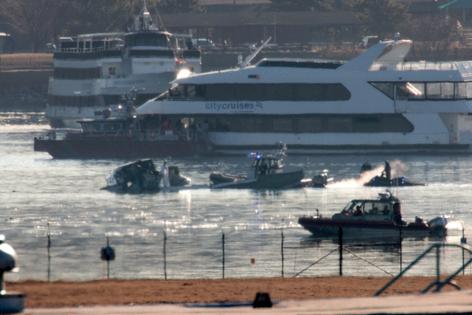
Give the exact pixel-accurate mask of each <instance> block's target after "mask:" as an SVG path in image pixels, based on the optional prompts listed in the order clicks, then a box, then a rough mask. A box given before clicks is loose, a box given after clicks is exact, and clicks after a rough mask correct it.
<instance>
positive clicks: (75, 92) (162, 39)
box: [46, 4, 201, 128]
mask: <svg viewBox="0 0 472 315" xmlns="http://www.w3.org/2000/svg"><path fill="white" fill-rule="evenodd" d="M179 43H184V42H183V41H182V40H179V38H178V37H176V36H173V35H172V34H170V33H168V32H165V31H161V30H159V29H158V28H157V27H156V26H155V25H154V23H153V19H152V17H151V15H150V13H149V11H148V10H147V7H146V4H144V8H143V10H142V11H141V13H140V15H139V16H137V17H136V19H135V21H134V25H133V27H132V31H131V32H128V33H100V34H82V35H78V36H77V37H61V38H60V39H59V43H58V47H57V48H56V49H55V51H54V73H53V76H52V77H51V78H50V81H49V91H48V105H47V108H46V117H47V118H48V119H49V121H50V123H51V125H52V126H53V127H70V128H76V127H79V124H78V123H77V120H81V119H84V118H94V116H95V114H96V113H99V112H100V111H103V110H105V109H108V108H110V107H118V106H119V104H120V103H121V102H122V96H123V95H125V94H127V93H128V92H129V91H130V90H131V89H135V90H136V91H137V103H138V104H142V103H143V102H144V101H146V100H148V99H150V98H152V97H155V96H157V95H159V94H161V93H162V92H164V91H166V90H167V89H168V88H169V82H170V81H172V80H174V79H175V78H176V73H177V71H179V70H180V69H182V68H185V67H188V68H189V70H192V71H195V72H200V71H201V58H200V52H199V51H198V50H196V49H190V50H189V49H187V48H186V47H182V46H179ZM182 57H185V58H186V59H185V60H183V59H182Z"/></svg>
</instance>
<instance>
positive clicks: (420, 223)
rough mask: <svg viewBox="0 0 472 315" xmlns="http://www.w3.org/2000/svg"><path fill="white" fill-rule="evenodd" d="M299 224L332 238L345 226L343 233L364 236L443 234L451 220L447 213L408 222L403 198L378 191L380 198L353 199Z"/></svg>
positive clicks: (351, 235) (317, 234) (315, 233)
mask: <svg viewBox="0 0 472 315" xmlns="http://www.w3.org/2000/svg"><path fill="white" fill-rule="evenodd" d="M298 223H299V224H300V225H301V226H302V227H303V228H305V229H306V230H308V231H310V232H311V233H312V234H313V235H314V236H317V237H332V236H336V235H338V233H339V229H340V228H342V230H343V233H344V235H347V236H348V237H354V238H363V237H399V236H400V235H401V236H403V237H428V236H436V237H444V236H446V234H447V232H448V220H447V218H446V217H444V216H439V217H436V218H434V219H432V220H429V221H427V222H426V221H424V220H423V219H421V218H419V217H416V218H415V221H413V222H405V221H404V220H403V217H402V213H401V204H400V200H399V199H398V198H396V197H394V196H393V195H392V194H391V193H390V192H387V193H382V194H379V198H378V199H354V200H352V201H350V202H349V203H348V204H347V205H346V206H345V207H344V209H343V210H342V211H341V212H339V213H336V214H334V215H333V216H332V217H331V218H324V217H322V216H321V215H315V216H302V217H300V218H299V219H298Z"/></svg>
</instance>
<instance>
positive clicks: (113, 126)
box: [81, 121, 124, 134]
mask: <svg viewBox="0 0 472 315" xmlns="http://www.w3.org/2000/svg"><path fill="white" fill-rule="evenodd" d="M81 125H82V130H83V131H84V133H87V134H117V133H119V132H121V131H123V130H124V123H123V122H121V121H111V122H96V121H91V122H82V123H81Z"/></svg>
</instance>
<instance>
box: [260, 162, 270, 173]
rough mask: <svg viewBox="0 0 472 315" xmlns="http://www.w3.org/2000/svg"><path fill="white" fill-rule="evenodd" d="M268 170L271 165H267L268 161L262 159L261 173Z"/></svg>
mask: <svg viewBox="0 0 472 315" xmlns="http://www.w3.org/2000/svg"><path fill="white" fill-rule="evenodd" d="M268 170H269V166H268V165H267V161H266V160H265V159H262V160H261V162H260V165H259V175H265V174H267V171H268Z"/></svg>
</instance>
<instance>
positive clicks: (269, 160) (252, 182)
mask: <svg viewBox="0 0 472 315" xmlns="http://www.w3.org/2000/svg"><path fill="white" fill-rule="evenodd" d="M286 150H287V148H286V146H285V145H284V146H283V147H282V149H281V150H280V151H279V152H278V153H277V154H275V155H263V154H261V153H251V154H250V158H251V159H252V160H253V162H252V165H251V171H250V172H248V174H246V175H227V174H221V173H212V174H210V182H211V187H212V188H249V189H286V188H295V187H299V186H300V183H301V180H302V179H303V176H304V175H303V170H302V169H299V168H290V167H285V166H284V164H283V159H284V158H285V156H286Z"/></svg>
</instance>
